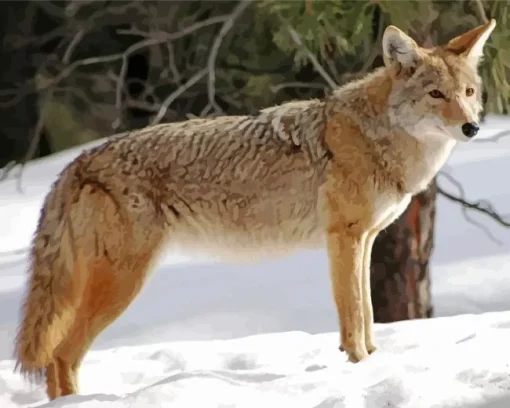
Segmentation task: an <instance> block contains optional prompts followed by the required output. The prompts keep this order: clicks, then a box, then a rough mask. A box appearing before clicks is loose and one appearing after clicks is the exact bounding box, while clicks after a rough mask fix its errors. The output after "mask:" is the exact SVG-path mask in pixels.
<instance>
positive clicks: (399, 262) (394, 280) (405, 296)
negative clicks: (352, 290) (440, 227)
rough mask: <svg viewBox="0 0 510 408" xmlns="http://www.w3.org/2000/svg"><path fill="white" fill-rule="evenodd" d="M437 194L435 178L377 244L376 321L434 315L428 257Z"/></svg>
mask: <svg viewBox="0 0 510 408" xmlns="http://www.w3.org/2000/svg"><path fill="white" fill-rule="evenodd" d="M436 194H437V191H436V184H435V180H434V182H433V183H432V184H431V185H430V186H429V188H428V189H427V190H425V191H423V192H422V193H420V194H418V195H416V196H414V197H413V199H412V200H411V203H410V204H409V206H408V207H407V209H406V211H405V212H404V213H403V214H402V216H401V217H400V218H398V219H397V220H396V221H395V222H394V223H393V224H392V225H390V226H389V227H388V228H387V229H386V230H385V231H382V232H381V233H380V234H379V236H378V237H377V239H376V241H375V243H374V248H373V250H372V266H371V289H372V304H373V307H374V320H375V321H376V322H380V323H386V322H393V321H399V320H408V319H418V318H427V317H432V313H433V308H432V301H431V292H430V273H429V260H430V256H431V254H432V250H433V244H434V225H435V215H436V208H435V205H436Z"/></svg>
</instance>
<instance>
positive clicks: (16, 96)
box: [0, 15, 230, 107]
mask: <svg viewBox="0 0 510 408" xmlns="http://www.w3.org/2000/svg"><path fill="white" fill-rule="evenodd" d="M229 17H230V15H223V16H218V17H211V18H209V19H207V20H204V21H201V22H199V23H195V24H192V25H190V26H188V27H186V28H184V29H182V30H180V31H178V32H175V33H165V32H162V31H161V32H143V31H139V30H136V29H131V30H118V32H119V33H121V34H138V35H143V36H145V37H147V40H145V41H147V43H146V42H144V41H140V42H139V43H136V44H140V43H142V44H146V45H145V46H149V45H156V44H161V43H163V42H165V41H173V40H177V39H179V38H182V37H185V36H187V35H189V34H191V33H193V32H194V31H196V30H199V29H201V28H203V27H207V26H209V25H212V24H217V23H221V22H225V21H226V20H227V19H228V18H229ZM136 44H134V45H132V47H134V46H135V45H136ZM127 51H128V50H126V51H125V52H124V53H117V54H112V55H105V56H99V57H90V58H84V59H82V60H78V61H74V62H73V63H72V64H70V65H68V66H67V67H66V68H65V69H64V70H62V71H60V73H59V74H58V75H56V76H55V77H53V78H51V79H48V80H47V81H46V82H45V83H44V84H39V85H38V86H37V87H35V81H34V80H32V81H28V82H27V83H26V84H25V85H24V86H23V87H21V88H18V89H13V90H0V96H8V95H13V98H11V99H10V100H8V101H6V102H2V103H0V107H10V106H13V105H15V104H16V103H18V102H19V101H20V100H21V99H22V98H23V97H24V96H25V95H28V94H30V93H32V92H33V91H34V90H33V89H32V87H35V88H36V89H35V90H36V91H41V90H44V89H47V88H49V87H51V86H54V85H57V84H58V83H59V82H60V81H62V80H63V79H65V78H66V77H68V76H69V75H70V74H71V73H72V72H73V71H74V70H75V69H76V68H78V67H81V66H88V65H94V64H99V63H105V62H115V61H118V60H120V59H123V58H124V54H125V53H126V52H127ZM131 52H134V51H131Z"/></svg>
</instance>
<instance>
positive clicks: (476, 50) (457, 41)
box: [445, 19, 496, 66]
mask: <svg viewBox="0 0 510 408" xmlns="http://www.w3.org/2000/svg"><path fill="white" fill-rule="evenodd" d="M495 27H496V20H494V19H491V20H490V21H488V22H487V23H485V24H482V25H480V26H478V27H476V28H473V29H472V30H469V31H468V32H466V33H464V34H461V35H459V36H458V37H455V38H454V39H452V40H450V41H449V42H448V44H446V46H445V49H446V50H448V51H450V52H453V53H454V54H457V55H462V56H465V57H467V58H468V59H469V60H470V61H472V62H473V64H474V65H475V66H476V65H478V63H479V62H480V60H481V57H482V56H483V47H484V45H485V43H486V42H487V40H488V39H489V36H490V35H491V33H492V31H493V30H494V28H495Z"/></svg>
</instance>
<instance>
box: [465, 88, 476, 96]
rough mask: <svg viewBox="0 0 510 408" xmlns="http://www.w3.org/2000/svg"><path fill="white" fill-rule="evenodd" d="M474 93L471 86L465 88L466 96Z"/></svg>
mask: <svg viewBox="0 0 510 408" xmlns="http://www.w3.org/2000/svg"><path fill="white" fill-rule="evenodd" d="M474 93H475V90H474V89H473V88H466V96H471V95H473V94H474Z"/></svg>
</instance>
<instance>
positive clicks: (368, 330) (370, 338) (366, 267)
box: [362, 230, 378, 354]
mask: <svg viewBox="0 0 510 408" xmlns="http://www.w3.org/2000/svg"><path fill="white" fill-rule="evenodd" d="M377 234H378V231H377V230H372V231H370V232H369V233H368V234H367V235H366V237H365V243H364V245H363V266H362V269H363V275H362V276H363V277H362V296H363V316H364V318H365V320H364V321H365V344H366V346H367V351H368V354H372V353H373V352H374V351H375V350H377V346H376V344H375V341H374V310H373V307H372V293H371V288H370V273H371V271H370V264H371V259H372V248H373V246H374V241H375V238H376V237H377Z"/></svg>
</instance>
